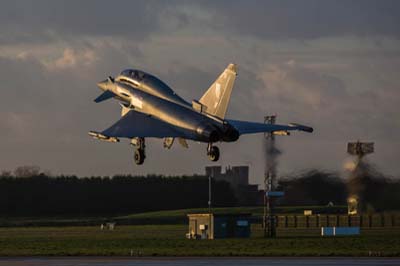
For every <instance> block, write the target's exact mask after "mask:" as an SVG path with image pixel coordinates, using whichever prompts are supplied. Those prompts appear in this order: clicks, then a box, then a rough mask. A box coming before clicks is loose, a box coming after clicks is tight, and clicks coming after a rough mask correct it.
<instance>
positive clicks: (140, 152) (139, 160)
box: [131, 138, 146, 165]
mask: <svg viewBox="0 0 400 266" xmlns="http://www.w3.org/2000/svg"><path fill="white" fill-rule="evenodd" d="M131 145H132V146H135V147H136V150H135V154H134V161H135V163H136V164H137V165H141V164H143V162H144V159H145V158H146V154H145V147H146V145H145V141H144V138H133V139H132V140H131Z"/></svg>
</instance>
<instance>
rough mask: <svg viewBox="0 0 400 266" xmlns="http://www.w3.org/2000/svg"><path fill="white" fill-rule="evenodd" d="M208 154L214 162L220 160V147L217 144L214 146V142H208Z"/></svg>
mask: <svg viewBox="0 0 400 266" xmlns="http://www.w3.org/2000/svg"><path fill="white" fill-rule="evenodd" d="M207 156H208V159H210V160H211V161H213V162H216V161H218V159H219V149H218V147H217V146H213V145H212V143H208V146H207Z"/></svg>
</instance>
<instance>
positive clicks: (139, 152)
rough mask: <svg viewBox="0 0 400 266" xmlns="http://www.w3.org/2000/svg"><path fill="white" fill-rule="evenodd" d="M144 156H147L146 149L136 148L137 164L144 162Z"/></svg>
mask: <svg viewBox="0 0 400 266" xmlns="http://www.w3.org/2000/svg"><path fill="white" fill-rule="evenodd" d="M144 158H145V155H144V150H142V149H136V150H135V154H134V159H135V163H136V164H137V165H141V164H143V162H144Z"/></svg>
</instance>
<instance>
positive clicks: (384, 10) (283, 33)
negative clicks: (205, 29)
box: [207, 0, 400, 39]
mask: <svg viewBox="0 0 400 266" xmlns="http://www.w3.org/2000/svg"><path fill="white" fill-rule="evenodd" d="M207 6H208V8H209V9H210V10H213V11H215V20H216V23H215V25H216V27H218V29H219V30H222V31H224V30H225V31H226V30H229V31H231V32H236V33H239V34H243V35H252V36H255V37H256V38H266V39H288V38H292V39H308V38H321V37H331V36H344V35H349V36H364V37H367V36H370V35H387V36H394V37H396V38H398V37H400V28H399V27H398V25H400V16H399V14H400V2H399V1H395V0H385V1H380V0H352V1H341V2H337V1H319V0H306V1H290V0H280V1H256V0H254V1H212V2H211V3H210V2H209V3H208V5H207Z"/></svg>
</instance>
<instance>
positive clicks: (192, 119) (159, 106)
mask: <svg viewBox="0 0 400 266" xmlns="http://www.w3.org/2000/svg"><path fill="white" fill-rule="evenodd" d="M236 76H237V67H236V65H235V64H229V65H228V67H227V68H226V69H225V70H224V71H223V72H222V73H221V75H220V76H219V77H218V78H217V79H216V80H215V82H214V83H213V84H212V85H211V86H210V88H209V89H208V90H207V91H206V92H205V93H204V95H203V96H202V97H201V98H200V99H199V100H193V101H192V102H191V103H190V102H187V101H185V100H184V99H182V98H181V97H180V96H179V95H178V94H176V93H175V92H174V91H173V90H172V89H171V88H170V87H169V86H168V85H167V84H165V83H164V82H163V81H161V80H160V79H159V78H157V77H155V76H154V75H151V74H149V73H146V72H144V71H141V70H136V69H127V70H124V71H122V72H121V73H120V74H119V75H118V76H117V77H115V78H113V77H108V79H106V80H104V81H101V82H99V83H97V86H98V87H99V88H100V89H101V90H103V93H102V94H101V95H100V96H98V97H97V98H96V99H95V100H94V101H95V102H96V103H99V102H102V101H105V100H108V99H111V98H114V99H116V100H117V101H119V104H120V105H121V108H122V110H121V116H122V117H121V119H119V120H118V121H117V122H116V123H115V124H114V125H112V126H111V127H109V128H108V129H106V130H104V131H101V132H96V131H90V132H89V135H90V136H92V137H94V138H96V139H99V140H103V141H108V142H119V140H120V138H128V139H130V143H131V145H133V146H134V147H136V149H135V153H134V161H135V163H136V164H138V165H140V164H143V162H144V160H145V158H146V154H145V139H146V138H163V139H164V147H165V148H167V149H169V148H171V146H172V145H173V143H174V141H175V140H176V141H178V142H179V143H180V144H181V145H182V146H184V147H186V148H187V147H188V143H187V140H192V141H196V142H204V143H207V155H208V158H209V159H210V160H211V161H214V162H215V161H218V159H219V157H220V152H219V149H218V147H217V146H215V143H218V142H234V141H237V140H238V139H239V137H240V136H241V135H244V134H252V133H261V132H270V133H273V134H277V135H288V134H289V131H291V130H299V131H305V132H312V131H313V129H312V128H311V127H308V126H303V125H299V124H288V125H276V124H274V125H271V124H265V123H256V122H248V121H239V120H231V119H226V118H225V115H226V111H227V109H228V104H229V100H230V97H231V93H232V88H233V84H234V82H235V79H236Z"/></svg>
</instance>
